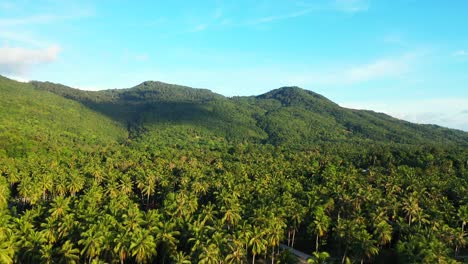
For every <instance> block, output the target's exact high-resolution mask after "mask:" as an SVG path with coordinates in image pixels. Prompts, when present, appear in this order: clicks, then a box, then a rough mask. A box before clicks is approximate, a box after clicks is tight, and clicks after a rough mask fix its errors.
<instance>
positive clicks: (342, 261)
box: [341, 246, 348, 264]
mask: <svg viewBox="0 0 468 264" xmlns="http://www.w3.org/2000/svg"><path fill="white" fill-rule="evenodd" d="M347 252H348V246H346V248H345V251H344V255H343V258H342V259H341V264H343V263H344V262H345V259H346V253H347Z"/></svg>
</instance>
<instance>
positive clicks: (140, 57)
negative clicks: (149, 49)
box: [135, 54, 149, 61]
mask: <svg viewBox="0 0 468 264" xmlns="http://www.w3.org/2000/svg"><path fill="white" fill-rule="evenodd" d="M135 60H136V61H148V60H149V56H148V54H138V55H135Z"/></svg>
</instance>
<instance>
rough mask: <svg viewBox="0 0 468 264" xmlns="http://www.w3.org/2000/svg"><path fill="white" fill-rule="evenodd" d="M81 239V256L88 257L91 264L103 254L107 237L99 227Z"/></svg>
mask: <svg viewBox="0 0 468 264" xmlns="http://www.w3.org/2000/svg"><path fill="white" fill-rule="evenodd" d="M96 229H97V230H96ZM81 237H82V239H80V241H78V244H79V245H82V246H83V249H82V250H81V255H84V256H86V257H88V261H89V262H91V260H92V259H94V258H97V257H99V255H100V254H101V251H102V248H103V244H104V239H105V237H104V236H103V234H102V232H100V230H99V229H98V226H97V225H94V226H92V227H91V228H90V229H89V230H87V231H85V232H83V233H82V234H81Z"/></svg>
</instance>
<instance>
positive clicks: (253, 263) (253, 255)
mask: <svg viewBox="0 0 468 264" xmlns="http://www.w3.org/2000/svg"><path fill="white" fill-rule="evenodd" d="M252 264H255V254H252Z"/></svg>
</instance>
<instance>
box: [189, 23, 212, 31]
mask: <svg viewBox="0 0 468 264" xmlns="http://www.w3.org/2000/svg"><path fill="white" fill-rule="evenodd" d="M207 28H208V24H198V25H195V26H194V27H193V28H192V29H190V32H200V31H203V30H206V29H207Z"/></svg>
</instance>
